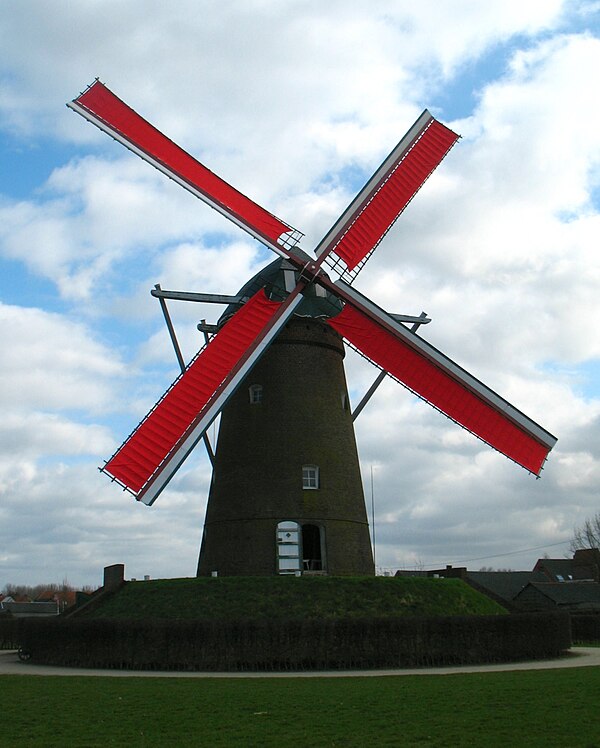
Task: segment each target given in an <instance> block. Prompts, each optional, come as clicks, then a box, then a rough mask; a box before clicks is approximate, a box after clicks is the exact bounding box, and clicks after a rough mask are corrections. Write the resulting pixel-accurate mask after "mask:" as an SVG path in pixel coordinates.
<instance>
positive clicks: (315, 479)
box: [302, 465, 319, 489]
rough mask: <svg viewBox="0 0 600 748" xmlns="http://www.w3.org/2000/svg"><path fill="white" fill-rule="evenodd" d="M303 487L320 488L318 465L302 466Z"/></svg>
mask: <svg viewBox="0 0 600 748" xmlns="http://www.w3.org/2000/svg"><path fill="white" fill-rule="evenodd" d="M302 488H307V489H316V488H319V468H318V466H317V465H303V466H302Z"/></svg>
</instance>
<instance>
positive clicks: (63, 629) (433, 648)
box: [21, 613, 571, 671]
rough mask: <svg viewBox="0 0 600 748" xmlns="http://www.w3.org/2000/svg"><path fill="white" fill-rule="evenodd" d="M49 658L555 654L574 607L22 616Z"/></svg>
mask: <svg viewBox="0 0 600 748" xmlns="http://www.w3.org/2000/svg"><path fill="white" fill-rule="evenodd" d="M21 644H22V645H23V646H24V648H26V649H28V650H29V651H30V652H31V654H32V661H33V662H36V663H43V664H55V665H68V666H75V667H77V666H79V667H98V668H126V669H136V670H212V671H216V670H220V671H239V670H270V671H275V670H321V669H347V668H382V667H388V668H393V667H418V666H427V665H453V664H463V663H477V662H506V661H509V660H520V659H538V658H546V657H554V656H557V655H558V654H560V652H562V651H564V650H566V649H568V648H569V647H570V645H571V631H570V621H569V616H568V615H567V614H555V613H551V614H546V613H544V614H518V615H512V616H469V617H464V618H460V617H456V616H453V617H448V618H439V617H436V618H397V619H359V620H357V619H346V620H326V621H321V622H318V621H305V622H301V621H288V622H256V621H253V622H242V621H236V622H229V623H225V624H224V623H210V622H205V621H182V620H177V621H165V620H154V621H150V620H149V621H123V620H115V619H112V620H109V619H95V620H84V619H79V620H78V619H63V620H61V619H54V620H51V619H45V620H31V619H29V620H24V621H23V626H22V630H21Z"/></svg>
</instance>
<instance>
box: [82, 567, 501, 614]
mask: <svg viewBox="0 0 600 748" xmlns="http://www.w3.org/2000/svg"><path fill="white" fill-rule="evenodd" d="M504 613H506V611H505V610H504V608H502V607H501V606H500V605H498V604H497V603H495V602H494V601H492V600H490V599H489V598H487V597H485V595H482V594H480V593H479V592H476V591H475V590H473V589H472V588H471V587H469V585H467V584H466V583H465V582H463V581H462V580H460V579H432V578H418V577H413V578H403V577H308V576H304V577H218V578H210V577H209V578H207V577H200V578H186V579H159V580H150V581H143V582H128V583H127V584H125V585H124V586H123V587H122V588H121V589H119V590H118V591H117V592H116V593H115V594H113V595H111V596H110V597H108V598H107V599H106V601H104V602H103V603H102V604H101V605H99V606H98V607H96V608H94V609H91V610H90V611H89V612H86V611H81V614H80V616H81V617H82V618H83V617H86V618H88V617H89V618H120V619H130V620H131V619H133V620H135V619H149V618H155V619H159V618H162V619H189V620H191V619H193V620H206V621H219V620H223V621H234V620H270V621H277V620H286V621H290V620H307V619H311V620H314V619H318V620H324V619H341V618H393V617H398V616H468V615H501V614H504Z"/></svg>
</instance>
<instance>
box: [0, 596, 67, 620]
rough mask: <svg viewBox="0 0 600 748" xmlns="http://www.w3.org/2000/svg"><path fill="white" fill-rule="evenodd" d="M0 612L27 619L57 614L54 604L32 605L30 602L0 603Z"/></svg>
mask: <svg viewBox="0 0 600 748" xmlns="http://www.w3.org/2000/svg"><path fill="white" fill-rule="evenodd" d="M0 612H2V613H10V614H11V615H12V616H14V617H15V618H27V617H31V616H36V617H37V616H56V615H58V614H59V612H60V611H59V609H58V604H57V603H56V602H44V603H39V602H38V603H35V602H34V603H32V602H6V600H3V601H2V602H1V603H0Z"/></svg>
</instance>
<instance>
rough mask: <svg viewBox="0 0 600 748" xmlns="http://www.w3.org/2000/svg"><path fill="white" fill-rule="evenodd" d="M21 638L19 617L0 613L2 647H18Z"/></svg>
mask: <svg viewBox="0 0 600 748" xmlns="http://www.w3.org/2000/svg"><path fill="white" fill-rule="evenodd" d="M19 639H20V635H19V619H18V618H13V616H11V615H6V614H3V615H0V649H17V648H18V646H19V644H18V642H19Z"/></svg>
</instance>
